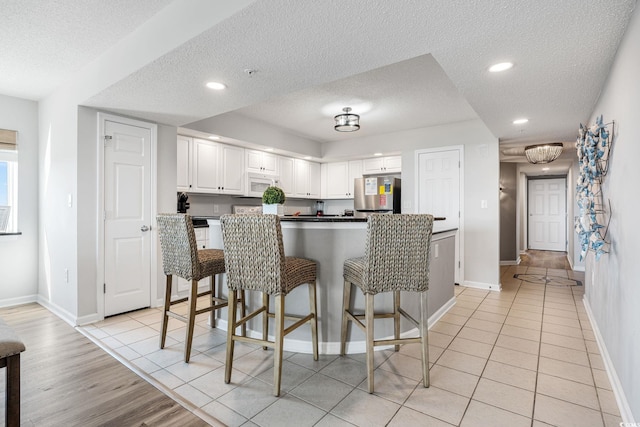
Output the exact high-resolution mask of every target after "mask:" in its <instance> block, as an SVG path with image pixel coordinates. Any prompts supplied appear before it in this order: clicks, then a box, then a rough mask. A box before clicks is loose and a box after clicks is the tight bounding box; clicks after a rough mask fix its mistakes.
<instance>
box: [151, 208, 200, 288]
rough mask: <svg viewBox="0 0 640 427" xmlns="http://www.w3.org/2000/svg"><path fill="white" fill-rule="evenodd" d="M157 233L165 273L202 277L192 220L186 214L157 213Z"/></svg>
mask: <svg viewBox="0 0 640 427" xmlns="http://www.w3.org/2000/svg"><path fill="white" fill-rule="evenodd" d="M157 221H158V235H159V236H160V248H161V249H162V268H163V269H164V274H165V275H167V276H168V275H176V276H178V277H182V278H183V279H186V280H192V279H194V278H195V280H200V279H202V276H201V274H200V265H199V263H198V245H197V243H196V234H195V231H194V230H193V222H192V221H191V217H190V216H189V215H187V214H158V216H157Z"/></svg>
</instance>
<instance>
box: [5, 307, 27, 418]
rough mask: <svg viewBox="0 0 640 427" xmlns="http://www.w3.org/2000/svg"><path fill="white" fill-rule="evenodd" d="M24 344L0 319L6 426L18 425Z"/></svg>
mask: <svg viewBox="0 0 640 427" xmlns="http://www.w3.org/2000/svg"><path fill="white" fill-rule="evenodd" d="M24 350H25V347H24V344H23V343H22V341H20V338H18V336H17V335H16V333H15V332H14V331H13V329H11V328H10V327H9V325H7V324H6V323H4V322H3V321H2V319H0V368H7V372H6V374H7V375H6V377H7V386H6V395H7V399H6V413H5V425H6V426H7V427H13V426H19V425H20V353H22V352H23V351H24Z"/></svg>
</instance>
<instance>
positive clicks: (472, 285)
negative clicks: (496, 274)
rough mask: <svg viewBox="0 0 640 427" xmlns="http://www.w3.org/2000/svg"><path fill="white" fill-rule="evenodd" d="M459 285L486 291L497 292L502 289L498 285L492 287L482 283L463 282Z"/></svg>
mask: <svg viewBox="0 0 640 427" xmlns="http://www.w3.org/2000/svg"><path fill="white" fill-rule="evenodd" d="M461 285H462V286H465V287H467V288H476V289H486V290H488V291H499V290H501V289H502V285H501V284H500V283H498V284H497V285H494V284H491V283H484V282H472V281H471V280H465V281H464V282H463V283H462V284H461Z"/></svg>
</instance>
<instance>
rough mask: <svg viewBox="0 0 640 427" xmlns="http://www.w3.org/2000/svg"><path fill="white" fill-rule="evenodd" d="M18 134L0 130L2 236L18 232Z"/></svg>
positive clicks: (0, 227) (0, 215) (0, 219)
mask: <svg viewBox="0 0 640 427" xmlns="http://www.w3.org/2000/svg"><path fill="white" fill-rule="evenodd" d="M16 137H17V132H15V131H9V130H3V129H0V234H1V233H13V232H16V231H17V230H18V221H17V218H18V212H17V209H18V151H17V145H16Z"/></svg>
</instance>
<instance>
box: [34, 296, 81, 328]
mask: <svg viewBox="0 0 640 427" xmlns="http://www.w3.org/2000/svg"><path fill="white" fill-rule="evenodd" d="M37 303H38V304H40V305H41V306H43V307H44V308H46V309H47V310H49V311H50V312H52V313H53V314H55V315H56V316H58V317H59V318H60V319H62V320H64V321H65V322H67V323H68V324H70V325H71V326H73V327H74V328H75V327H76V326H78V323H77V320H78V319H77V318H76V316H74V315H73V314H71V313H69V312H68V311H67V310H65V309H64V308H62V307H60V306H59V305H57V304H53V303H52V302H50V301H48V300H46V299H45V298H43V297H42V296H40V295H38V301H37Z"/></svg>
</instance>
